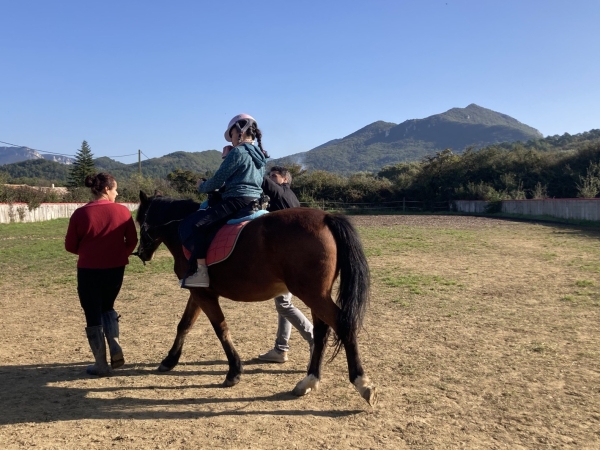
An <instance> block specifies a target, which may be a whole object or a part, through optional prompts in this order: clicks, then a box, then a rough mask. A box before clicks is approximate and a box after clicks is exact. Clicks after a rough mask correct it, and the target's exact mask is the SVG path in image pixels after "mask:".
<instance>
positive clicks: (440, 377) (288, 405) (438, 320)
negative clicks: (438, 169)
mask: <svg viewBox="0 0 600 450" xmlns="http://www.w3.org/2000/svg"><path fill="white" fill-rule="evenodd" d="M353 220H354V221H355V223H356V224H357V225H358V227H359V230H360V232H361V235H362V237H363V242H364V245H365V250H366V252H367V254H368V255H369V262H370V266H371V270H372V278H373V289H372V302H371V307H370V309H369V311H368V317H367V321H366V326H365V330H364V331H363V333H362V334H361V337H360V347H361V352H362V355H363V363H364V366H365V369H366V370H367V372H368V374H369V375H370V377H371V378H372V379H373V380H374V381H375V382H376V384H377V385H378V387H379V388H380V390H381V393H380V401H379V403H378V405H377V406H376V407H375V408H373V409H371V408H369V407H368V406H367V405H366V404H365V402H364V401H363V400H362V399H361V398H360V396H359V395H358V394H357V393H356V392H355V391H354V389H353V388H352V387H351V386H350V385H349V383H348V381H347V372H346V364H345V361H344V358H343V357H338V359H336V360H335V361H334V362H333V363H332V364H329V365H328V366H326V367H325V370H324V376H323V380H322V385H321V386H322V387H321V390H320V391H318V392H316V393H311V394H309V395H308V396H306V397H303V398H295V397H293V396H292V395H291V394H290V393H289V392H290V391H291V389H292V388H293V386H294V385H295V383H296V382H297V381H299V380H300V379H301V378H302V376H303V371H304V368H305V366H306V360H307V357H308V349H306V348H305V345H304V344H303V342H302V340H301V339H300V337H299V336H298V334H297V333H296V332H293V334H292V342H291V346H292V351H291V352H290V361H289V362H288V363H286V364H285V365H275V364H260V363H259V362H257V361H256V360H254V359H253V358H254V357H255V356H256V355H257V354H258V353H259V352H262V351H264V350H266V349H268V348H269V347H270V346H271V345H272V342H273V339H274V335H275V329H276V325H277V323H276V313H275V311H274V307H273V304H272V302H262V303H257V304H237V303H233V302H230V301H227V300H224V301H223V302H222V305H223V309H224V311H225V315H226V317H227V319H228V322H229V324H230V326H231V328H232V333H233V338H234V341H235V343H236V346H237V348H238V351H239V352H240V354H241V355H242V358H243V359H244V360H245V369H246V371H245V374H244V376H243V379H242V382H241V383H240V384H239V385H238V386H236V387H234V388H231V389H223V388H220V387H219V384H220V382H221V381H222V380H223V379H224V375H225V371H226V361H225V357H224V354H223V352H222V349H221V348H220V346H219V344H218V342H217V340H216V338H215V337H214V333H213V331H212V328H211V327H210V325H209V323H208V321H207V320H206V318H205V317H201V318H200V320H199V321H198V324H197V325H196V327H195V328H194V329H193V330H192V332H191V333H190V335H189V338H188V341H187V343H186V346H185V348H184V354H183V357H182V363H181V365H180V366H178V367H177V368H176V369H175V370H174V371H173V372H171V373H168V374H157V373H156V372H154V368H155V367H156V366H157V365H158V363H159V362H160V360H161V359H162V358H163V357H164V356H165V354H166V351H167V350H168V348H169V347H170V345H171V343H172V339H173V338H174V333H175V326H176V324H177V322H178V320H179V317H180V315H181V313H182V311H183V307H184V305H185V302H186V295H185V292H184V291H182V290H179V289H177V287H176V280H175V278H174V276H172V275H170V274H166V273H164V272H166V269H164V270H162V269H160V270H159V269H156V268H159V267H163V268H164V267H166V266H167V265H168V255H167V254H166V253H164V252H163V253H161V254H160V255H159V260H158V261H157V262H156V263H151V264H155V266H154V267H155V268H154V269H152V268H151V267H150V266H148V267H147V268H145V269H144V268H143V267H142V266H141V265H140V264H139V263H138V262H137V261H133V260H132V264H131V267H130V268H129V269H128V272H127V275H126V280H125V285H124V288H123V291H122V293H121V296H120V298H119V300H118V301H117V307H118V308H117V309H118V310H119V313H121V314H122V315H123V318H122V322H121V323H122V325H121V326H122V336H123V339H122V340H123V345H124V348H125V354H126V361H127V364H126V366H125V368H124V370H122V371H119V372H118V374H117V375H115V376H113V377H110V378H105V379H92V378H88V377H87V376H85V374H84V366H85V364H87V363H88V362H89V361H90V359H91V354H90V351H89V349H88V347H87V343H86V342H85V336H84V331H83V327H84V319H83V314H82V312H81V310H80V308H79V305H78V300H77V297H76V293H75V289H74V277H73V276H72V275H73V274H72V273H71V272H70V270H72V269H65V264H64V263H60V264H58V266H57V267H58V268H57V269H56V270H55V271H54V273H53V274H52V276H50V277H48V276H45V275H43V274H42V275H39V273H40V272H43V271H48V270H50V269H49V268H48V267H49V266H48V265H47V264H46V265H45V266H44V267H38V270H37V275H36V271H34V270H27V269H26V268H23V266H26V265H20V263H19V264H17V263H15V267H16V266H18V269H14V270H13V272H12V273H11V270H10V264H9V265H7V266H6V265H5V266H4V267H3V270H4V272H3V281H2V285H1V286H0V288H1V289H2V294H1V297H0V314H1V315H2V327H1V328H0V378H1V379H2V384H3V387H4V389H2V390H0V402H1V404H2V405H3V406H4V407H3V408H2V410H1V412H0V442H1V443H2V445H1V446H2V447H3V448H28V447H30V446H33V445H35V446H36V447H38V448H73V449H75V448H83V447H87V448H107V447H110V446H113V445H114V446H120V447H126V448H182V449H183V448H207V447H212V448H290V447H291V448H311V447H313V448H336V449H337V448H339V449H342V448H390V449H397V448H435V449H440V448H460V447H463V448H482V449H490V448H492V449H493V448H498V449H500V448H510V449H514V448H598V447H599V446H600V434H599V433H600V387H599V386H600V359H599V352H600V351H599V350H598V348H599V343H600V339H599V335H600V332H599V329H598V323H599V306H600V243H599V240H598V238H599V237H600V233H598V232H597V231H596V230H592V229H589V228H588V229H577V228H573V227H568V226H551V225H539V224H531V223H518V222H510V221H498V220H492V219H483V218H472V217H447V216H380V217H357V218H354V219H353ZM3 230H6V228H4V229H2V228H0V238H2V236H3V234H2V233H3ZM40 239H46V240H47V239H51V237H50V238H49V237H48V236H44V237H40ZM31 241H32V249H35V246H36V245H38V244H39V242H38V241H37V240H36V239H31ZM34 261H35V258H34ZM71 263H72V261H71ZM32 265H33V266H35V264H34V263H33V262H32ZM161 272H163V273H161ZM11 280H17V282H11ZM40 280H41V281H40ZM52 280H56V282H52ZM297 304H298V306H299V307H301V308H302V309H303V310H305V312H307V311H306V308H305V307H304V305H303V304H301V303H300V302H299V301H298V302H297Z"/></svg>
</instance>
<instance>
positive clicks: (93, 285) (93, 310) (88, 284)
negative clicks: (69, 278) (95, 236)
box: [77, 266, 125, 327]
mask: <svg viewBox="0 0 600 450" xmlns="http://www.w3.org/2000/svg"><path fill="white" fill-rule="evenodd" d="M124 273H125V266H123V267H115V268H113V269H82V268H78V269H77V293H78V294H79V302H80V303H81V307H82V308H83V312H84V313H85V321H86V324H87V326H88V327H95V326H98V325H102V313H105V312H108V311H111V310H112V309H113V308H114V305H115V300H116V299H117V296H118V295H119V291H120V290H121V285H122V284H123V274H124Z"/></svg>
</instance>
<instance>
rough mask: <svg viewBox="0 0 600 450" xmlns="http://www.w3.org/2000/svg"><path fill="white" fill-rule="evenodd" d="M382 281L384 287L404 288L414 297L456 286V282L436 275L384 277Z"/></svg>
mask: <svg viewBox="0 0 600 450" xmlns="http://www.w3.org/2000/svg"><path fill="white" fill-rule="evenodd" d="M382 281H383V283H384V284H385V285H386V286H389V287H394V288H404V289H407V290H408V291H409V292H410V293H411V294H416V295H422V294H424V293H425V291H432V290H436V289H439V287H440V286H457V283H456V281H454V280H449V279H447V278H444V277H441V276H438V275H415V274H409V275H386V276H384V277H383V279H382Z"/></svg>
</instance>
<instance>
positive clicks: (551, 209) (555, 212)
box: [454, 198, 600, 221]
mask: <svg viewBox="0 0 600 450" xmlns="http://www.w3.org/2000/svg"><path fill="white" fill-rule="evenodd" d="M454 204H455V205H456V210H457V211H460V212H468V213H483V212H485V207H486V206H487V204H488V202H485V201H481V200H456V201H455V202H454ZM502 212H503V213H507V214H521V215H524V216H550V217H558V218H561V219H574V220H593V221H600V198H558V199H556V198H548V199H542V200H502Z"/></svg>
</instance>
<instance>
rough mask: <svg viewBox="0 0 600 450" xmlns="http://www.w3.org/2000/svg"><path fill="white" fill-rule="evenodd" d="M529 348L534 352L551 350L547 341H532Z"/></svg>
mask: <svg viewBox="0 0 600 450" xmlns="http://www.w3.org/2000/svg"><path fill="white" fill-rule="evenodd" d="M529 350H530V351H532V352H534V353H548V352H551V348H550V347H549V346H548V344H546V343H545V342H535V341H533V342H531V343H530V345H529Z"/></svg>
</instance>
